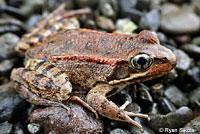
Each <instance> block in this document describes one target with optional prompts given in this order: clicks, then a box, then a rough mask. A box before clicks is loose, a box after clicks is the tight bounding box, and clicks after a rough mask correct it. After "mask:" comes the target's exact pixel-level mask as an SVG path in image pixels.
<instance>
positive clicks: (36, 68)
mask: <svg viewBox="0 0 200 134" xmlns="http://www.w3.org/2000/svg"><path fill="white" fill-rule="evenodd" d="M45 62H46V61H42V62H40V63H38V64H37V65H36V66H35V67H34V70H35V71H36V70H38V68H39V67H40V66H42V65H43V64H44V63H45Z"/></svg>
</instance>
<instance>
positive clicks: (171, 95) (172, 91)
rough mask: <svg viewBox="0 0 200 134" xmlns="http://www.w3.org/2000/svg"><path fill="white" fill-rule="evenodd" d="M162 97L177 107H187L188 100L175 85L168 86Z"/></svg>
mask: <svg viewBox="0 0 200 134" xmlns="http://www.w3.org/2000/svg"><path fill="white" fill-rule="evenodd" d="M164 95H165V96H166V98H168V99H169V100H170V101H171V102H172V103H173V104H174V105H176V106H177V107H181V106H187V104H188V102H189V100H188V98H187V97H186V96H185V95H184V94H183V93H182V92H181V90H180V89H178V88H177V87H176V86H175V85H170V86H168V87H167V88H166V89H165V92H164Z"/></svg>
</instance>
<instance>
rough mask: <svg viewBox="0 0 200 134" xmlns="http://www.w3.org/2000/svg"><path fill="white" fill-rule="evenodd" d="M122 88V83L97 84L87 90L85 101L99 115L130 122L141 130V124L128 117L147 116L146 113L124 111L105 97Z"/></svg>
mask: <svg viewBox="0 0 200 134" xmlns="http://www.w3.org/2000/svg"><path fill="white" fill-rule="evenodd" d="M123 88H124V86H123V85H122V86H118V87H114V86H110V85H108V84H99V85H97V86H96V87H94V88H93V89H91V90H90V91H89V92H88V94H87V97H86V100H87V103H88V104H89V105H90V106H92V107H93V108H94V109H95V110H96V111H97V112H98V113H99V114H100V115H102V116H105V117H107V118H109V119H112V120H117V121H122V122H127V123H131V124H133V125H135V126H137V127H138V128H139V129H140V131H141V132H143V129H142V126H141V125H140V124H138V123H137V122H135V121H134V120H133V119H131V118H130V117H133V116H134V117H135V116H136V117H142V118H148V115H142V114H134V113H132V112H127V111H124V110H123V109H120V108H119V107H118V106H117V105H116V104H115V103H113V102H112V101H109V100H108V99H107V98H106V97H109V96H110V95H111V94H113V93H115V92H116V91H120V90H121V89H123Z"/></svg>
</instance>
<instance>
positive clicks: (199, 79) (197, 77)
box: [187, 65, 200, 86]
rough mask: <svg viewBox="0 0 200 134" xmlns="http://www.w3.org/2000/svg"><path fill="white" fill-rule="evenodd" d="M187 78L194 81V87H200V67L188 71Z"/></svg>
mask: <svg viewBox="0 0 200 134" xmlns="http://www.w3.org/2000/svg"><path fill="white" fill-rule="evenodd" d="M187 76H188V79H189V80H190V81H192V83H193V84H194V85H197V86H198V85H199V84H200V68H199V66H198V65H197V66H193V67H192V68H190V69H189V70H188V71H187Z"/></svg>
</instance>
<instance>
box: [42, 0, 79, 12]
mask: <svg viewBox="0 0 200 134" xmlns="http://www.w3.org/2000/svg"><path fill="white" fill-rule="evenodd" d="M74 1H75V0H47V2H46V3H45V7H47V10H48V11H53V10H54V9H56V8H57V7H58V6H60V5H61V4H62V3H65V4H66V7H65V9H66V10H70V9H73V8H74Z"/></svg>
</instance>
